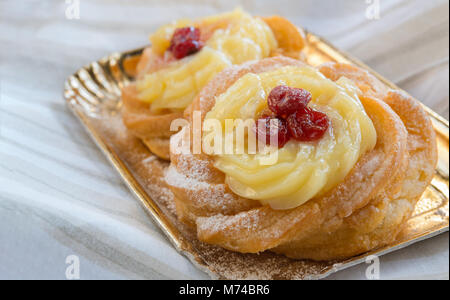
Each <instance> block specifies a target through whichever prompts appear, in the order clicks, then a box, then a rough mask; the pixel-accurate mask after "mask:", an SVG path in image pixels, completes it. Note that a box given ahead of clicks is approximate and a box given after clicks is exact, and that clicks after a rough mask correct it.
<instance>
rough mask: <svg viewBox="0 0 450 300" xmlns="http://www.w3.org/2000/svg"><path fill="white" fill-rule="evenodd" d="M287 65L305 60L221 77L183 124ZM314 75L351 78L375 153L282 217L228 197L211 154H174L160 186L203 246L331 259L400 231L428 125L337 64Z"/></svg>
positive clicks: (423, 182)
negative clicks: (255, 77) (246, 82)
mask: <svg viewBox="0 0 450 300" xmlns="http://www.w3.org/2000/svg"><path fill="white" fill-rule="evenodd" d="M285 65H302V63H301V62H299V61H295V60H292V59H289V58H284V57H276V58H269V59H264V60H262V61H260V62H257V63H250V64H246V65H244V66H240V67H233V68H231V69H228V70H226V71H224V72H222V73H221V74H219V75H218V76H217V77H216V79H215V80H213V81H212V82H210V83H209V84H208V85H207V86H206V87H205V88H204V89H203V91H202V92H201V93H200V94H199V96H198V97H197V98H196V99H195V100H194V102H193V103H192V107H191V108H190V110H187V114H188V116H187V117H188V119H189V112H192V111H194V110H200V111H201V112H202V115H203V116H204V115H205V114H206V112H208V111H209V110H211V108H212V107H213V106H214V101H215V100H214V99H215V97H216V96H217V95H219V94H221V93H223V92H224V91H225V90H226V89H227V88H228V87H229V86H230V85H231V84H233V83H234V82H235V81H236V80H237V79H238V78H240V77H241V76H243V75H244V74H246V73H248V72H253V73H258V72H265V71H268V70H271V69H275V68H279V67H281V66H285ZM320 69H321V70H324V74H325V75H326V76H327V77H329V78H330V79H332V80H337V79H339V78H340V76H346V77H348V78H349V79H352V80H354V81H355V82H356V84H358V86H359V87H360V89H361V90H362V91H363V97H361V102H362V103H363V105H364V107H365V109H366V112H367V113H368V115H369V116H370V118H371V119H372V121H373V123H374V126H375V128H376V131H377V136H378V140H377V145H376V147H375V149H374V150H372V151H371V152H369V153H367V154H365V155H364V156H363V157H362V158H361V159H360V160H359V161H358V163H357V164H356V165H355V167H354V168H353V170H352V171H351V172H350V174H349V175H348V176H347V177H346V179H345V180H344V181H343V182H342V183H341V184H339V185H338V186H337V187H335V188H334V189H333V190H331V191H330V192H328V193H327V194H326V195H324V196H322V197H320V198H316V199H312V200H310V201H309V202H307V203H306V204H304V205H301V206H300V207H297V208H294V209H291V210H285V211H277V210H273V209H271V208H269V207H267V206H261V205H260V204H259V203H257V202H256V201H252V200H248V199H243V198H241V197H239V196H237V195H235V194H233V193H232V192H231V191H229V189H228V187H227V186H226V185H225V184H224V176H223V174H221V173H220V172H219V171H218V170H216V169H215V168H214V167H213V166H212V160H211V158H210V157H208V156H206V155H176V154H173V153H172V154H171V159H172V163H171V167H170V169H169V170H170V171H169V172H168V174H166V180H167V183H168V185H169V186H170V188H171V189H172V190H173V191H174V193H175V196H176V202H177V209H178V210H177V213H178V214H179V216H180V217H181V219H183V220H185V221H187V223H189V224H191V225H192V226H196V228H197V234H198V237H199V239H200V240H202V241H204V242H207V243H211V244H215V245H220V246H222V247H224V248H226V249H230V250H234V251H238V252H244V253H257V252H261V251H265V250H272V251H275V252H277V253H282V254H285V255H287V256H289V257H293V258H309V259H314V260H329V259H335V258H343V257H349V256H352V255H357V254H360V253H362V252H365V251H368V250H370V249H373V248H375V247H380V246H382V245H385V244H386V243H388V242H390V241H392V240H393V239H394V238H395V237H396V236H397V234H398V233H399V232H400V230H401V229H402V227H403V226H404V224H405V223H406V220H407V219H408V218H409V217H410V214H411V212H412V209H413V208H414V205H415V204H416V202H417V201H418V199H419V197H420V195H421V194H422V193H423V191H424V189H425V188H426V186H427V185H428V184H429V182H430V180H431V178H432V175H433V170H434V166H435V164H436V142H435V138H434V131H433V128H432V127H431V123H430V121H429V119H428V117H427V115H426V113H425V112H424V111H423V109H422V108H421V107H420V105H418V104H417V103H416V102H415V101H414V100H412V99H410V98H408V97H406V96H404V95H402V94H400V93H399V92H398V91H389V90H388V89H387V88H386V87H385V86H384V85H382V84H381V83H380V82H379V81H378V80H376V79H375V78H373V77H372V76H371V75H369V74H368V73H366V72H365V71H362V70H359V69H357V68H355V67H353V66H346V65H341V64H328V65H326V66H322V67H321V68H320ZM334 72H335V73H337V74H341V75H340V76H338V75H336V74H335V73H334ZM342 74H345V75H342ZM383 100H384V101H383ZM179 134H180V133H179ZM179 134H178V135H179ZM173 139H175V138H173ZM187 186H189V188H186V187H187ZM197 191H201V192H197ZM224 199H226V200H227V201H219V200H224ZM203 207H207V209H203Z"/></svg>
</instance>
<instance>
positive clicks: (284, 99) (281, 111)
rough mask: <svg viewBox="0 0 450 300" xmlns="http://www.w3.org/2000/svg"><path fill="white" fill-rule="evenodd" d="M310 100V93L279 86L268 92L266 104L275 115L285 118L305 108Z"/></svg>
mask: <svg viewBox="0 0 450 300" xmlns="http://www.w3.org/2000/svg"><path fill="white" fill-rule="evenodd" d="M311 98H312V96H311V93H310V92H308V91H307V90H304V89H297V88H291V87H288V86H285V85H280V86H277V87H275V88H274V89H273V90H272V91H271V92H270V94H269V97H268V98H267V103H268V105H269V109H270V110H271V111H273V112H274V113H275V114H277V115H278V116H283V117H287V116H289V115H291V114H293V113H295V112H297V111H298V110H300V109H302V108H305V107H306V106H307V105H308V103H309V102H310V101H311Z"/></svg>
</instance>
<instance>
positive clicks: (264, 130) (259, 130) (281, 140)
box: [254, 116, 290, 148]
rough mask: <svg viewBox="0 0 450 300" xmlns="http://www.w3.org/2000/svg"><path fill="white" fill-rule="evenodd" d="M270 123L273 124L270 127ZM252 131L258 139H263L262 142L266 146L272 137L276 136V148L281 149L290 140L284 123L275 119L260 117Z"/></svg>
mask: <svg viewBox="0 0 450 300" xmlns="http://www.w3.org/2000/svg"><path fill="white" fill-rule="evenodd" d="M272 120H274V121H275V122H274V121H272ZM271 121H272V122H271ZM272 123H274V124H273V125H271V124H272ZM254 131H255V134H256V136H257V137H258V139H259V140H261V139H263V140H262V142H264V143H265V144H266V145H270V138H271V137H272V136H275V135H278V148H282V147H283V146H284V145H286V143H287V142H288V141H289V139H290V137H289V131H288V128H287V123H286V121H285V120H283V119H280V118H277V117H272V116H262V117H261V118H260V119H258V121H257V122H256V126H255V128H254Z"/></svg>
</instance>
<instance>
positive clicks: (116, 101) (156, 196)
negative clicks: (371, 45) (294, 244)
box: [64, 33, 449, 279]
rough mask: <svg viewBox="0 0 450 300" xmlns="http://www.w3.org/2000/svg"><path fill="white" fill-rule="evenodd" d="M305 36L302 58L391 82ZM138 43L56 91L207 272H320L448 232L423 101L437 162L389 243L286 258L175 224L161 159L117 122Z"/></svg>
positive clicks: (445, 144) (265, 275) (443, 148)
mask: <svg viewBox="0 0 450 300" xmlns="http://www.w3.org/2000/svg"><path fill="white" fill-rule="evenodd" d="M307 38H308V41H309V45H308V47H307V48H306V56H307V61H308V63H309V64H311V65H319V64H322V63H324V62H329V61H335V62H343V63H352V64H355V65H358V66H360V67H363V68H365V69H367V70H368V71H370V72H371V73H372V74H374V75H375V76H376V77H378V78H379V79H380V80H381V81H382V82H384V83H385V84H386V85H388V86H390V87H392V88H395V89H399V88H398V87H397V86H395V85H394V84H393V83H391V82H390V81H388V80H387V79H385V78H383V77H382V76H381V75H379V74H377V73H376V72H374V71H373V70H371V69H370V68H369V67H367V66H366V65H364V64H363V63H362V62H360V61H358V60H356V59H354V58H352V57H350V56H349V55H347V54H345V53H343V52H342V51H339V50H337V49H336V48H334V47H333V46H332V45H331V44H329V43H328V42H326V41H324V40H323V39H321V38H319V37H317V36H316V35H313V34H311V33H308V34H307ZM142 50H143V49H138V50H134V51H129V52H125V53H115V54H112V55H110V56H108V57H105V58H103V59H101V60H99V61H97V62H93V63H91V64H90V65H88V66H85V67H83V68H81V69H80V70H78V71H77V72H76V73H75V74H73V75H72V76H70V77H69V78H68V79H67V80H66V82H65V89H64V97H65V99H66V101H67V104H68V106H69V108H70V109H71V111H72V112H73V113H74V114H75V116H77V117H78V118H79V120H80V121H81V123H82V124H83V125H84V127H85V129H86V131H87V132H88V133H89V135H90V136H91V137H92V139H93V140H94V141H95V142H96V143H97V145H98V146H99V148H100V149H101V150H102V151H103V153H104V154H105V156H106V157H107V158H108V159H109V161H110V162H111V164H112V165H113V166H114V167H115V169H116V170H117V171H118V172H119V174H120V175H121V177H122V179H123V180H124V182H125V183H126V185H127V186H128V187H129V189H130V191H131V192H132V193H133V194H134V195H135V196H136V197H137V199H138V200H139V201H140V202H141V203H142V205H143V207H144V209H145V210H146V211H147V212H148V214H149V215H150V216H151V217H152V218H153V220H154V221H155V222H156V223H157V224H158V226H159V227H160V228H161V230H162V231H163V232H164V233H165V234H166V236H167V237H168V239H169V240H170V242H172V244H173V245H174V247H175V248H176V249H177V250H178V251H179V252H180V253H182V254H184V255H185V256H187V257H188V258H189V259H190V260H191V261H192V263H193V264H194V265H196V266H197V267H198V268H200V269H201V270H203V271H205V272H207V273H208V274H209V275H210V276H211V277H212V278H218V279H320V278H324V277H326V276H328V275H330V274H332V273H334V272H337V271H340V270H343V269H346V268H349V267H351V266H354V265H356V264H359V263H361V262H364V261H365V260H366V258H368V257H369V256H371V255H377V256H381V255H383V254H386V253H389V252H392V251H395V250H398V249H401V248H404V247H407V246H409V245H411V244H413V243H416V242H418V241H422V240H425V239H428V238H431V237H433V236H436V235H438V234H440V233H443V232H446V231H448V228H449V227H448V226H449V208H448V197H449V195H448V194H449V161H448V159H449V151H448V148H449V137H448V133H449V126H448V121H446V120H445V119H444V118H442V117H440V116H439V115H438V114H436V113H435V112H433V111H432V110H431V109H429V108H427V107H425V109H426V110H427V112H428V113H429V114H430V117H431V119H432V121H433V125H434V128H435V130H436V133H437V137H438V147H439V162H438V166H437V168H436V175H435V177H434V179H433V181H432V183H431V185H430V186H429V187H428V188H427V190H426V192H425V193H424V195H423V197H422V199H421V200H420V201H419V203H418V204H417V207H416V211H415V213H414V215H413V217H412V218H411V219H410V220H409V222H408V226H407V228H406V229H405V230H404V232H403V233H402V234H400V236H399V237H398V239H397V241H396V242H395V243H393V244H391V245H388V246H386V247H383V248H380V249H377V250H374V251H371V252H369V253H365V254H363V255H360V256H358V257H353V258H351V259H347V260H343V261H330V262H313V261H309V260H292V259H288V258H286V257H284V256H280V255H277V254H274V253H271V252H264V253H261V254H259V255H256V254H240V253H235V252H231V251H227V250H224V249H222V248H220V247H216V246H211V245H207V244H204V243H201V242H199V241H198V240H197V239H196V237H195V233H193V232H191V231H190V230H189V229H188V228H186V226H184V225H183V224H182V223H180V222H179V221H178V220H177V218H176V216H175V214H174V209H173V199H172V198H171V197H172V195H171V193H170V191H169V190H168V189H167V187H166V186H165V183H164V181H163V179H162V174H163V172H164V169H165V168H166V167H167V165H168V164H167V163H166V162H162V161H160V160H158V159H157V158H156V157H155V156H153V154H151V153H150V152H149V151H148V150H147V148H145V147H144V146H143V145H142V143H141V142H140V141H139V140H137V139H136V138H134V137H132V136H130V135H129V134H128V133H127V131H126V129H125V128H124V126H123V124H122V122H121V116H120V107H121V99H120V89H121V88H122V87H123V86H124V85H125V84H127V83H128V82H129V81H131V80H132V79H133V76H134V69H135V66H136V63H137V61H138V60H139V56H140V55H141V53H142ZM112 205H114V204H113V203H112Z"/></svg>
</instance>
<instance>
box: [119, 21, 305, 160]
mask: <svg viewBox="0 0 450 300" xmlns="http://www.w3.org/2000/svg"><path fill="white" fill-rule="evenodd" d="M262 19H263V20H264V21H265V22H266V23H267V24H268V25H269V27H270V28H271V29H272V32H273V33H274V35H275V38H276V40H277V42H278V44H279V47H278V49H276V50H275V51H274V52H273V53H271V56H276V55H281V54H283V55H285V56H290V57H293V58H299V57H300V53H301V50H302V49H303V48H304V46H305V44H306V39H305V34H304V33H303V31H302V30H301V29H299V28H297V27H296V26H295V25H293V24H292V23H291V22H289V21H288V20H286V19H284V18H282V17H279V16H273V17H267V18H262ZM219 25H221V24H219ZM209 27H211V25H209ZM206 29H207V30H208V31H211V30H212V29H211V28H206ZM210 34H211V33H210ZM151 64H154V65H155V66H153V68H151V69H149V65H151ZM164 65H165V63H164V61H163V59H159V60H158V59H155V57H154V55H153V54H152V52H151V51H150V48H147V49H145V50H144V52H143V54H142V57H141V59H140V61H139V63H138V64H137V74H139V75H138V77H140V76H142V75H143V73H144V72H148V71H155V70H157V69H160V68H163V67H164ZM122 102H123V104H124V107H123V111H122V115H123V121H124V124H125V126H126V127H127V128H128V129H129V130H130V132H131V133H133V134H134V135H135V136H137V137H139V138H140V139H141V140H142V141H143V142H144V144H145V145H146V146H147V147H148V148H149V149H150V151H152V152H153V153H154V154H155V155H157V156H159V157H160V158H162V159H165V160H169V144H170V141H169V139H170V136H171V135H172V134H173V133H174V132H172V131H170V124H171V122H172V121H173V120H175V119H178V118H181V117H182V113H181V112H170V111H167V112H161V113H159V114H157V115H156V114H153V113H152V112H151V111H150V104H148V103H145V102H142V101H140V100H139V98H138V93H137V90H136V84H135V83H131V84H130V85H128V86H126V87H124V88H123V89H122Z"/></svg>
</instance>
